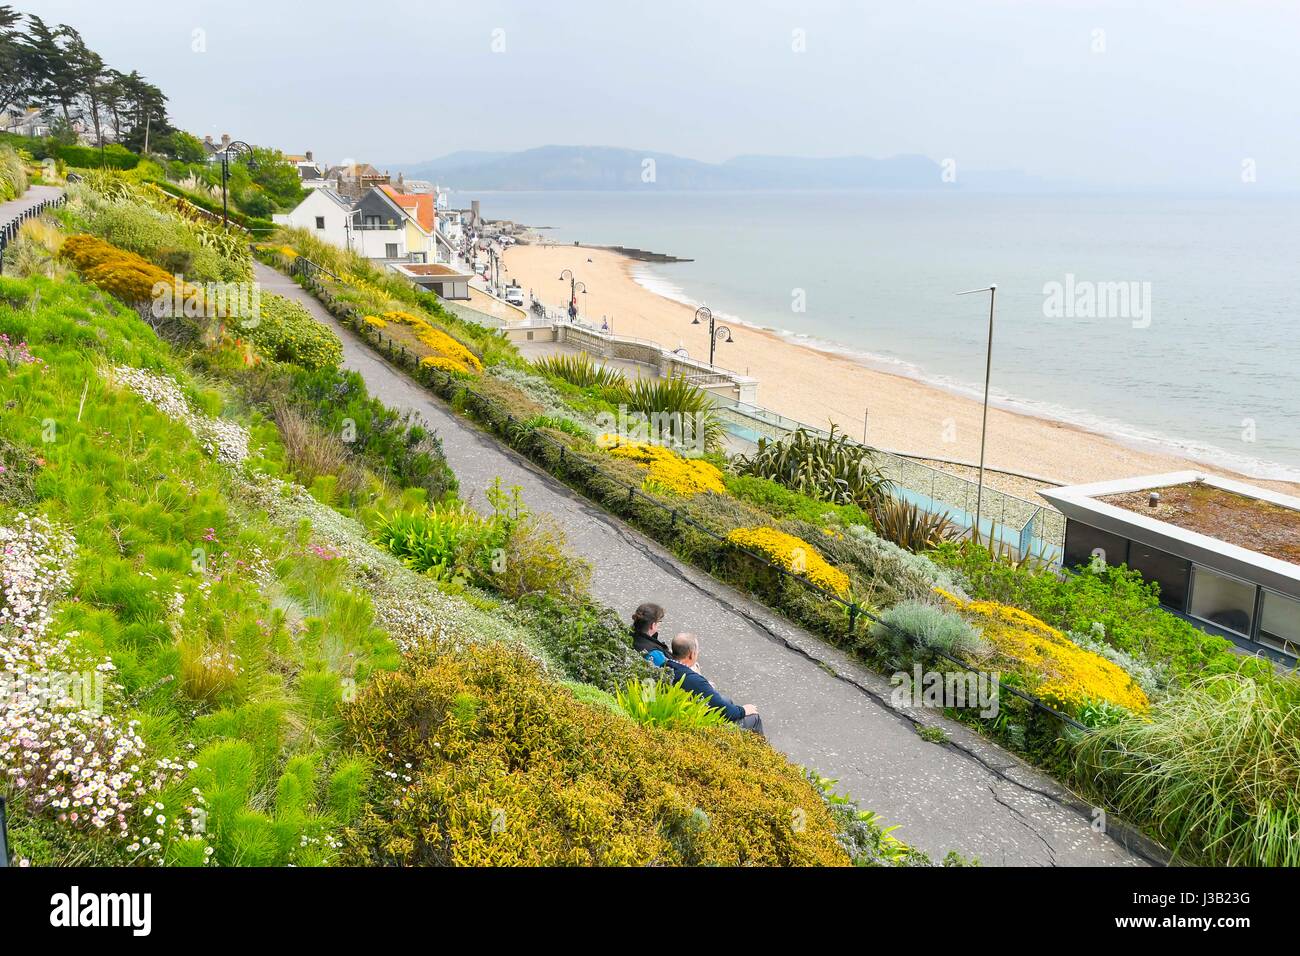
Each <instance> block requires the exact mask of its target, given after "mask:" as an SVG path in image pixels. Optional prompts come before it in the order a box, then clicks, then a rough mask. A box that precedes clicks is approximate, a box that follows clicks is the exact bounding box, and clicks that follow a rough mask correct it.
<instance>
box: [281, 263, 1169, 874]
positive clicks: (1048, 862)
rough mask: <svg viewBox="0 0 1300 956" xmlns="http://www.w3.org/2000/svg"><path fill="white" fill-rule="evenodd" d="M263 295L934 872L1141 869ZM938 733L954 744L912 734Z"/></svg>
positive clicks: (1056, 801) (353, 344) (845, 664)
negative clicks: (537, 521)
mask: <svg viewBox="0 0 1300 956" xmlns="http://www.w3.org/2000/svg"><path fill="white" fill-rule="evenodd" d="M256 269H257V279H258V281H260V282H261V284H262V288H263V289H264V290H265V291H268V292H275V293H277V294H279V295H283V296H285V297H286V298H289V299H292V300H293V301H295V302H298V303H300V304H301V305H303V306H304V307H306V308H307V310H308V311H309V312H311V314H312V315H313V316H314V317H315V318H316V320H317V321H319V322H321V323H322V324H324V325H326V326H328V327H329V328H331V329H333V330H334V331H335V332H336V333H337V334H338V336H339V337H340V338H341V339H342V341H343V352H344V360H343V364H344V366H345V367H347V368H349V369H354V370H355V371H357V372H359V373H360V374H361V375H362V376H363V377H364V378H365V380H366V384H367V386H368V387H369V389H370V391H371V393H372V394H373V395H375V396H376V397H377V398H379V399H380V400H381V401H383V402H384V403H386V404H388V405H389V406H391V407H393V408H397V409H402V410H411V411H414V412H417V413H418V414H420V415H421V416H423V417H424V418H425V419H426V420H427V422H428V423H429V425H431V426H432V427H434V428H436V429H437V431H438V434H439V436H440V437H441V438H442V442H443V448H444V451H445V452H446V456H447V461H448V463H449V464H450V465H451V467H452V468H453V469H454V471H455V472H456V475H457V476H458V477H459V479H460V486H461V489H462V493H463V494H464V495H466V496H470V493H471V492H476V493H475V494H474V495H473V500H474V503H475V504H476V505H478V506H480V507H482V506H484V505H485V502H484V501H483V494H482V489H484V488H485V487H487V486H488V485H489V484H490V483H491V481H492V480H493V479H494V478H496V477H498V476H500V478H501V480H502V482H503V484H504V485H505V486H507V487H509V486H513V485H518V486H520V487H521V488H522V493H523V497H524V501H525V503H526V504H527V506H528V507H529V508H530V509H531V510H533V511H535V512H539V513H540V512H547V513H550V514H551V515H553V516H554V517H555V519H556V520H557V521H558V522H559V523H560V524H561V525H562V526H563V527H564V529H565V532H566V533H567V535H568V539H569V544H570V546H571V547H572V548H573V549H574V550H575V551H577V552H578V553H580V554H582V555H583V556H584V557H586V558H587V559H588V560H590V561H591V562H592V564H593V566H594V568H595V575H594V580H593V590H594V593H595V596H596V597H597V598H599V599H600V600H601V601H603V602H604V603H606V604H609V605H611V606H612V607H614V608H617V609H618V610H619V611H620V612H621V613H623V614H624V615H626V616H628V617H630V616H631V612H632V609H633V608H634V607H635V606H636V605H637V604H639V603H641V602H642V601H648V600H653V601H655V602H657V603H659V604H662V605H663V606H664V607H666V608H667V609H668V617H667V619H666V620H665V622H664V629H665V631H666V632H667V633H669V634H672V633H676V632H678V631H692V632H694V633H696V634H698V635H700V637H701V643H702V648H701V662H702V670H703V671H704V673H705V674H707V675H708V676H709V678H710V679H711V680H713V681H714V682H715V683H716V684H717V686H718V687H719V688H721V689H722V691H723V692H724V693H726V694H728V695H729V696H731V697H732V698H733V699H735V700H737V701H740V702H743V703H754V704H756V705H757V706H758V708H759V711H760V712H761V713H762V715H763V724H764V727H765V728H766V729H767V731H768V739H769V740H770V741H771V743H772V745H773V746H775V747H776V748H778V749H779V750H781V751H782V752H783V753H785V754H786V755H787V756H788V757H789V758H790V759H791V760H793V761H795V762H797V763H799V764H802V765H804V766H808V767H812V768H815V769H816V770H817V771H818V772H820V773H821V774H822V775H823V776H829V777H833V778H836V779H838V780H839V782H840V789H841V791H842V792H847V793H849V794H850V795H851V796H852V797H853V798H854V799H855V800H856V801H857V802H858V803H859V805H860V806H862V807H863V808H864V809H871V810H874V811H875V812H877V813H878V814H879V815H880V817H881V819H882V820H883V821H884V822H885V823H886V824H899V829H898V831H897V832H896V835H897V836H898V837H899V838H901V839H903V840H905V841H907V842H909V843H911V844H913V845H914V846H917V847H919V848H921V849H923V850H925V851H927V852H928V853H930V854H931V856H933V857H934V858H935V859H936V860H937V859H939V858H941V857H942V856H943V855H944V854H945V853H947V852H948V851H949V850H956V851H958V852H959V853H961V854H963V855H965V856H968V857H971V856H974V857H978V858H979V859H980V861H981V862H982V863H983V864H985V865H1004V864H1005V865H1029V866H1069V865H1075V866H1077V865H1084V866H1098V865H1142V864H1144V863H1146V862H1148V859H1147V857H1146V856H1145V852H1146V851H1145V850H1144V849H1143V843H1142V841H1140V840H1133V839H1132V838H1131V837H1130V838H1128V842H1129V843H1130V844H1131V845H1132V847H1133V848H1132V849H1130V848H1127V847H1126V846H1125V845H1124V840H1125V837H1126V836H1127V834H1128V831H1127V829H1126V828H1122V827H1116V826H1114V825H1112V826H1111V827H1109V831H1110V835H1107V833H1104V832H1101V830H1100V828H1094V826H1093V819H1092V815H1091V812H1090V810H1089V808H1088V807H1087V806H1086V805H1085V804H1084V803H1083V802H1082V801H1081V800H1079V799H1078V798H1077V797H1074V796H1073V795H1072V794H1070V793H1069V792H1068V791H1067V790H1065V789H1064V788H1063V787H1062V786H1061V785H1060V784H1058V783H1056V782H1055V781H1053V780H1052V779H1050V778H1049V777H1047V776H1045V775H1044V774H1042V773H1040V772H1038V771H1037V770H1035V769H1033V768H1032V767H1030V766H1028V765H1027V764H1026V763H1024V762H1023V761H1022V760H1020V759H1019V758H1017V757H1015V756H1014V755H1012V754H1010V753H1008V752H1006V751H1005V750H1002V749H1001V748H999V747H997V746H995V745H994V744H992V743H990V742H989V741H987V740H985V739H984V738H982V737H980V736H979V735H977V734H975V733H973V732H972V731H970V730H968V729H966V728H965V727H963V726H961V725H959V724H956V723H954V722H952V721H948V720H945V719H943V718H942V717H936V716H935V715H934V714H933V713H932V712H925V713H918V712H916V711H912V710H897V709H895V708H893V707H892V706H891V705H890V693H891V691H892V687H891V685H890V684H889V681H888V679H887V678H886V677H883V676H881V675H879V674H876V673H874V672H872V671H870V670H868V669H866V668H865V667H863V666H862V665H860V664H858V663H857V662H855V661H854V660H852V659H851V658H849V657H848V656H847V655H845V654H843V653H841V652H839V651H838V650H836V649H835V648H832V647H830V646H829V645H828V644H826V643H825V642H824V641H822V640H820V639H819V638H817V637H815V636H813V635H812V634H810V633H809V632H807V631H804V630H802V629H800V628H798V627H796V626H794V625H793V624H791V623H790V622H788V621H786V620H784V619H782V618H780V617H779V616H777V615H776V614H774V613H773V612H771V611H770V610H768V609H767V608H765V607H763V606H761V605H759V604H757V603H756V602H754V601H753V600H751V599H750V598H749V597H747V596H746V595H744V594H742V593H740V592H739V591H737V590H735V589H733V588H731V587H729V586H728V585H725V584H722V583H720V582H718V581H716V580H715V579H714V578H712V577H710V576H709V575H707V574H705V573H703V572H702V571H699V570H697V569H695V568H692V567H689V566H683V565H682V564H681V562H679V561H678V560H677V559H676V558H675V557H673V556H672V555H671V554H670V553H669V552H668V551H667V550H666V549H664V548H663V547H661V546H660V545H659V544H657V543H655V542H654V541H651V540H650V539H648V538H646V537H645V536H644V535H642V534H640V533H639V532H637V531H636V530H634V529H632V528H630V527H628V526H627V525H626V524H624V523H623V522H622V521H620V520H619V519H617V518H615V517H613V516H612V515H610V514H609V513H607V512H606V511H604V510H603V509H601V508H599V507H597V506H596V505H595V504H593V503H591V502H589V501H587V500H586V499H585V498H583V497H581V496H580V495H578V494H577V493H576V492H574V491H573V490H571V489H570V488H568V487H567V486H566V485H564V484H563V483H562V482H560V481H559V480H557V479H555V478H553V477H552V476H550V475H548V474H547V473H546V472H544V471H542V470H541V469H540V468H538V467H537V466H535V465H534V464H533V463H531V462H530V461H528V460H527V459H526V458H524V457H523V456H522V455H520V454H518V453H516V452H515V451H514V450H513V449H511V448H509V447H507V446H505V445H504V444H502V443H500V442H499V441H497V439H496V438H494V437H493V436H491V435H489V434H487V433H485V432H483V431H482V430H480V429H479V428H477V427H476V426H475V425H474V424H473V423H472V422H470V421H468V420H466V419H465V418H463V417H461V416H457V415H456V414H454V413H453V412H452V411H451V409H450V408H449V407H448V406H447V405H446V404H444V403H443V402H441V401H439V400H438V399H436V398H435V397H433V396H432V395H431V394H429V393H428V392H426V391H425V390H424V389H422V388H421V387H420V386H418V385H417V384H416V383H415V382H414V381H412V380H411V379H410V378H409V377H408V376H407V375H406V374H405V373H404V372H402V371H400V370H398V369H397V368H396V367H395V366H393V365H390V364H389V363H388V362H386V361H385V360H384V359H383V358H381V357H380V356H379V355H377V354H376V353H375V352H373V351H372V350H371V348H370V347H369V346H368V345H366V344H365V343H364V342H362V341H361V340H360V339H359V338H358V337H357V336H355V335H353V334H352V333H351V332H350V331H349V330H348V329H346V328H344V327H343V326H342V324H341V323H340V322H338V320H336V319H335V318H334V317H333V316H331V315H330V314H329V313H328V312H326V311H325V309H324V308H323V307H322V306H321V305H320V303H319V302H318V301H317V300H316V299H315V298H314V297H312V296H311V295H310V294H309V293H307V292H305V291H304V290H302V289H301V288H299V287H298V286H297V285H296V284H294V282H293V281H292V280H290V279H289V278H287V277H286V276H284V275H282V274H281V273H279V272H277V271H275V270H273V269H270V268H268V267H266V266H264V265H262V264H260V263H258V264H256ZM918 722H923V723H925V724H931V725H938V726H942V727H943V729H944V730H945V731H946V732H947V734H948V737H949V742H948V743H946V744H934V743H929V742H927V741H925V740H923V739H922V738H921V737H920V736H918V735H917V732H916V727H917V724H918Z"/></svg>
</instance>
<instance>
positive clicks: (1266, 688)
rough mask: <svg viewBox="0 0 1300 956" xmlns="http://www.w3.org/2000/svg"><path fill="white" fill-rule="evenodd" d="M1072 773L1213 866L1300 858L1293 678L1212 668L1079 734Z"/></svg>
mask: <svg viewBox="0 0 1300 956" xmlns="http://www.w3.org/2000/svg"><path fill="white" fill-rule="evenodd" d="M1075 761H1076V763H1075V770H1076V773H1077V776H1078V777H1079V778H1080V780H1081V781H1082V782H1083V783H1084V784H1085V785H1086V786H1087V787H1089V788H1090V789H1091V790H1092V791H1094V792H1095V793H1096V794H1097V795H1098V796H1100V797H1102V798H1104V799H1105V801H1106V804H1107V805H1108V806H1111V807H1113V808H1114V809H1115V810H1117V811H1118V812H1120V813H1122V814H1124V815H1125V816H1127V817H1129V818H1130V819H1132V820H1133V821H1134V822H1136V823H1138V824H1139V825H1142V826H1143V827H1144V828H1146V829H1147V830H1148V831H1149V832H1151V833H1153V834H1154V835H1156V836H1157V837H1158V838H1160V839H1161V840H1162V841H1164V842H1165V843H1166V844H1167V845H1168V846H1169V848H1170V849H1171V850H1172V851H1173V852H1174V853H1175V854H1176V855H1177V856H1178V858H1179V859H1180V860H1183V861H1186V862H1190V863H1196V864H1204V865H1211V866H1296V865H1300V681H1297V680H1296V679H1295V678H1294V677H1263V678H1259V679H1250V678H1245V679H1243V678H1240V677H1237V676H1235V675H1220V676H1215V677H1209V678H1206V679H1204V680H1202V681H1200V682H1198V683H1196V684H1193V685H1192V686H1191V687H1189V688H1188V689H1187V690H1186V691H1185V692H1183V693H1180V694H1176V695H1173V696H1171V697H1169V698H1168V699H1166V700H1165V701H1163V702H1162V703H1160V704H1159V705H1157V706H1156V707H1155V708H1154V709H1153V710H1152V711H1151V712H1150V713H1149V714H1148V715H1147V716H1146V717H1145V718H1139V717H1132V718H1129V719H1126V720H1124V721H1122V722H1121V723H1118V724H1116V725H1115V726H1112V727H1108V728H1105V729H1104V730H1101V731H1098V732H1097V733H1094V734H1090V735H1088V736H1087V737H1085V738H1084V739H1083V740H1082V742H1081V743H1080V744H1079V746H1078V749H1077V751H1076V754H1075Z"/></svg>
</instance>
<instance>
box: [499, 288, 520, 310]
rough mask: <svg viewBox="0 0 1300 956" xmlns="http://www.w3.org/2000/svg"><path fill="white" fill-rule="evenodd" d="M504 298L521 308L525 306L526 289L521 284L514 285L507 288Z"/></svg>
mask: <svg viewBox="0 0 1300 956" xmlns="http://www.w3.org/2000/svg"><path fill="white" fill-rule="evenodd" d="M503 298H504V299H505V300H506V301H507V302H509V303H510V304H511V305H517V306H519V307H520V308H521V309H522V308H523V306H524V290H523V288H522V287H521V286H517V285H512V286H509V287H508V288H507V289H506V294H505V295H504V296H503Z"/></svg>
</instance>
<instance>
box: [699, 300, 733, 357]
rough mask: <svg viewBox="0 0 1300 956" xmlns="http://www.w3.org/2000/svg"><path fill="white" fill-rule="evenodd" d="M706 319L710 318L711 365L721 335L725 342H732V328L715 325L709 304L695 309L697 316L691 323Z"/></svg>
mask: <svg viewBox="0 0 1300 956" xmlns="http://www.w3.org/2000/svg"><path fill="white" fill-rule="evenodd" d="M704 319H708V320H709V365H710V366H712V365H713V350H714V348H715V347H716V346H717V344H718V338H719V336H721V337H722V341H724V342H732V341H734V339H732V337H731V329H729V328H727V327H726V326H725V325H719V326H716V327H715V326H714V323H713V310H712V309H710V308H709V307H708V306H707V305H702V306H700V307H699V308H698V309H696V310H695V318H694V319H692V320H691V325H699V324H700V323H701V322H702V321H703V320H704Z"/></svg>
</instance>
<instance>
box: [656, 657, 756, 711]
mask: <svg viewBox="0 0 1300 956" xmlns="http://www.w3.org/2000/svg"><path fill="white" fill-rule="evenodd" d="M664 666H665V667H667V668H669V669H670V670H671V671H672V672H673V680H674V682H676V681H677V679H679V678H680V679H681V681H682V688H683V689H684V690H688V691H690V692H691V693H692V694H695V695H696V696H698V697H703V698H704V699H705V700H707V701H708V702H709V706H711V707H716V708H717V709H718V710H720V711H722V713H723V714H725V715H726V718H727V719H728V720H729V721H731V722H732V723H735V724H738V723H740V721H741V720H742V719H743V718H744V716H745V708H744V707H741V706H740V705H739V704H733V703H732V702H731V701H729V700H728V699H727V698H725V697H723V696H722V695H721V694H719V693H718V691H717V689H716V688H715V687H714V686H713V685H712V684H710V683H709V680H708V678H707V677H705V676H704V675H703V674H697V673H696V672H695V671H693V670H691V669H690V668H689V667H687V666H686V665H685V664H682V663H679V662H677V661H675V660H673V659H672V658H671V657H670V658H668V661H667V663H665V664H664Z"/></svg>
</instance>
